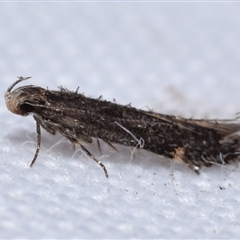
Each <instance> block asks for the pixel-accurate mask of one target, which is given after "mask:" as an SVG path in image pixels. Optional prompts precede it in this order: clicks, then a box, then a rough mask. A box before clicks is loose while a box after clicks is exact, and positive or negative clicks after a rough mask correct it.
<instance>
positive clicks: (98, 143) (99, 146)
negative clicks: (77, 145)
mask: <svg viewBox="0 0 240 240" xmlns="http://www.w3.org/2000/svg"><path fill="white" fill-rule="evenodd" d="M97 145H98V151H99V152H100V153H101V154H102V149H101V145H100V142H99V139H98V138H97Z"/></svg>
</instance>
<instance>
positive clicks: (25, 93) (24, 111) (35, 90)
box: [4, 77, 42, 116]
mask: <svg viewBox="0 0 240 240" xmlns="http://www.w3.org/2000/svg"><path fill="white" fill-rule="evenodd" d="M29 78H30V77H26V78H23V77H19V78H18V80H17V81H16V82H14V83H13V84H12V85H11V86H10V87H9V88H8V89H7V91H6V93H5V95H4V98H5V103H6V106H7V108H8V110H9V111H11V112H13V113H15V114H18V115H22V116H27V115H29V114H30V113H32V112H33V110H34V106H36V105H38V104H41V103H42V100H41V97H39V96H41V95H40V91H41V88H39V87H35V86H31V85H30V86H24V87H19V88H17V89H15V90H14V91H12V89H13V87H15V86H16V85H17V84H18V83H19V82H21V81H24V80H26V79H29Z"/></svg>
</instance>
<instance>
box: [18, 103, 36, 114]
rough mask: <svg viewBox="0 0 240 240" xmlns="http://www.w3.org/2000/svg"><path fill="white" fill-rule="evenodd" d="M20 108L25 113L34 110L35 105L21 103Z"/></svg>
mask: <svg viewBox="0 0 240 240" xmlns="http://www.w3.org/2000/svg"><path fill="white" fill-rule="evenodd" d="M20 109H21V111H22V112H24V113H30V112H32V111H33V106H31V105H29V104H27V103H23V104H21V106H20Z"/></svg>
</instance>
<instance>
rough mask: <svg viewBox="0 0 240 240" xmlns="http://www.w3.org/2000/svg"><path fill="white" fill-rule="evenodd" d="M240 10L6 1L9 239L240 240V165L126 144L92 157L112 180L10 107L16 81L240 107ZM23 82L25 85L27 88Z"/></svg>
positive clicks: (136, 101) (206, 112) (141, 100)
mask: <svg viewBox="0 0 240 240" xmlns="http://www.w3.org/2000/svg"><path fill="white" fill-rule="evenodd" d="M239 12H240V4H239V3H219V2H218V3H217V2H212V3H204V2H198V3H194V2H188V3H184V2H181V3H150V2H149V3H147V2H145V3H143V2H142V3H140V2H136V3H135V2H132V3H130V2H127V3H119V2H118V3H117V2H115V3H114V2H111V3H110V2H92V3H90V2H78V3H74V2H68V3H67V2H62V3H61V2H53V3H36V2H35V3H34V2H21V3H20V2H14V3H10V2H9V3H6V2H5V3H4V2H1V3H0V53H1V54H0V72H1V85H0V89H1V95H2V98H1V99H0V111H1V117H0V123H1V133H0V160H1V162H0V238H59V239H60V238H62V239H63V238H238V237H239V236H240V235H239V234H240V191H239V189H240V177H239V175H240V170H239V166H238V164H236V165H234V166H233V168H232V169H226V168H221V167H217V166H215V167H212V168H203V169H202V171H201V174H200V175H199V176H197V175H196V174H195V173H193V172H192V171H191V170H189V169H187V168H186V167H184V166H180V165H179V164H177V163H174V162H172V161H171V160H167V159H161V158H159V157H158V156H156V155H154V154H151V153H148V152H145V151H136V152H135V158H133V159H132V160H131V151H130V149H128V148H123V147H121V146H118V148H119V151H120V153H114V152H113V151H112V149H110V148H108V147H107V146H106V145H104V144H103V145H102V147H103V150H104V154H103V155H101V154H100V153H99V152H98V150H97V145H96V144H93V145H91V146H89V148H88V149H89V150H90V151H91V152H92V153H93V154H94V155H95V156H96V157H98V158H100V159H101V160H102V162H104V164H105V165H106V167H107V169H108V172H109V175H110V178H109V179H106V178H105V176H104V174H103V171H102V169H101V168H100V167H99V166H98V165H97V164H96V163H95V162H94V161H93V160H91V159H89V158H87V157H85V156H83V155H82V152H81V151H80V150H79V149H78V148H77V149H76V151H74V150H73V149H72V146H71V144H69V143H68V142H67V141H66V140H65V139H64V138H62V137H61V136H51V135H49V134H48V133H46V132H44V131H43V136H42V148H41V151H40V155H39V157H38V159H37V162H36V164H35V165H34V167H33V168H30V167H29V164H30V162H31V160H32V158H33V155H34V152H35V148H36V145H35V143H36V132H35V123H34V121H33V119H32V117H31V116H30V117H20V116H17V115H13V114H12V113H10V112H9V111H7V109H6V106H5V102H4V99H3V95H4V92H5V90H6V89H7V87H8V86H9V85H10V84H12V83H13V81H15V80H16V76H33V78H32V79H30V80H28V81H27V82H25V83H23V84H22V85H25V84H34V85H39V86H41V87H45V88H46V87H49V89H57V87H58V86H60V85H63V86H65V87H67V88H68V89H71V90H75V89H76V88H77V87H78V86H80V92H84V93H85V95H87V96H92V97H99V96H100V95H103V98H105V99H107V100H112V99H113V98H115V99H116V100H117V102H118V103H121V104H128V103H130V102H131V103H132V105H133V106H135V107H138V108H142V109H147V108H150V109H154V110H155V111H158V112H161V113H168V114H177V115H181V116H184V117H192V116H194V117H198V118H205V117H208V118H234V117H235V114H236V113H237V112H238V111H239V110H240V105H239V103H240V94H239V89H240V80H239V77H240V67H239V66H240V27H239V26H240V14H239ZM20 85H21V84H20Z"/></svg>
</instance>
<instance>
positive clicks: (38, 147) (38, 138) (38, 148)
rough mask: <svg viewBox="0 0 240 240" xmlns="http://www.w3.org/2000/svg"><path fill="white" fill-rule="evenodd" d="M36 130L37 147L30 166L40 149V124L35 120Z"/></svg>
mask: <svg viewBox="0 0 240 240" xmlns="http://www.w3.org/2000/svg"><path fill="white" fill-rule="evenodd" d="M36 130H37V149H36V152H35V155H34V158H33V160H32V162H31V164H30V167H32V166H33V164H34V163H35V162H36V160H37V157H38V154H39V150H40V147H41V128H40V125H39V123H38V122H37V121H36Z"/></svg>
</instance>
